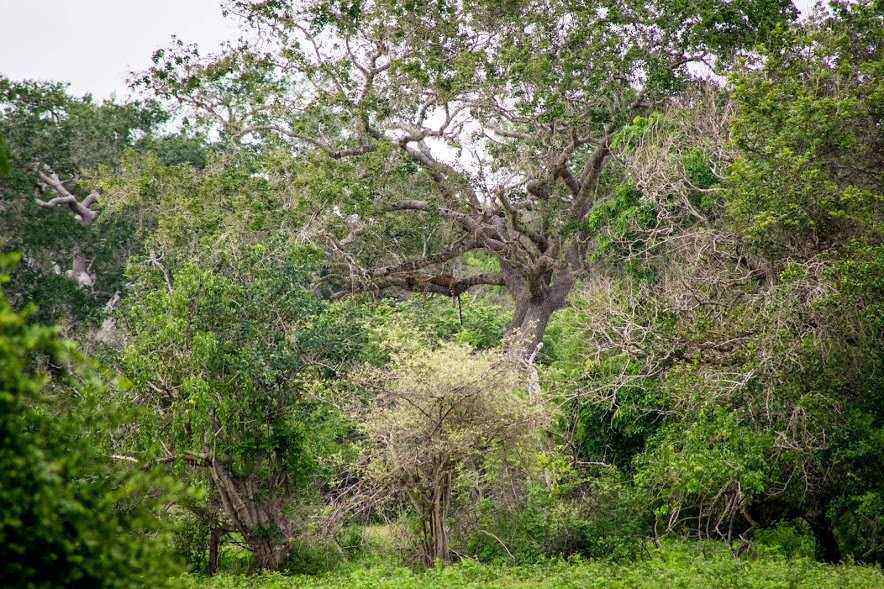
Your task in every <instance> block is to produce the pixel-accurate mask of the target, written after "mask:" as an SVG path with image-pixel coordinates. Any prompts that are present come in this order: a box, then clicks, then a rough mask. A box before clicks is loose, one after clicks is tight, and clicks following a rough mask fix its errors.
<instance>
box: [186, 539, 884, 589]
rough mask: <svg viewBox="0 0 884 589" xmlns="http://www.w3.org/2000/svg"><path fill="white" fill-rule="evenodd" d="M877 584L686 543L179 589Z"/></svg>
mask: <svg viewBox="0 0 884 589" xmlns="http://www.w3.org/2000/svg"><path fill="white" fill-rule="evenodd" d="M882 583H884V576H882V574H881V572H880V570H878V569H875V568H873V567H858V566H855V565H840V566H827V565H821V564H819V563H815V562H813V561H812V560H809V559H803V558H799V559H795V560H786V559H784V558H781V557H779V556H775V555H770V556H763V557H760V558H756V559H739V558H734V557H733V556H732V554H731V553H730V551H728V550H727V549H725V548H724V547H722V546H716V545H715V544H713V543H705V544H699V545H691V544H686V543H670V542H667V543H664V544H663V546H662V548H653V547H649V555H648V556H647V558H644V559H639V560H637V561H635V562H632V563H629V564H612V563H608V562H605V561H581V560H575V561H571V562H564V561H551V562H546V563H542V564H535V565H525V566H520V567H515V566H512V565H509V566H507V565H500V564H494V565H483V564H478V563H476V562H475V561H473V560H464V561H462V562H460V563H459V564H456V565H451V566H448V567H445V568H435V569H430V570H426V571H419V572H415V571H413V570H410V569H407V568H404V567H401V566H397V565H396V564H394V563H380V564H376V563H372V562H368V563H361V562H356V563H353V564H352V565H350V566H349V567H346V568H344V569H343V570H341V571H337V572H334V573H331V574H328V575H323V576H320V577H302V576H298V577H287V576H284V575H280V574H268V575H263V576H258V577H248V576H233V575H221V576H218V577H215V578H211V579H205V578H201V577H182V578H181V579H180V580H179V586H180V587H181V588H182V589H203V588H205V589H245V588H247V587H248V588H252V587H254V588H257V589H288V588H295V587H299V588H304V589H312V588H314V587H315V588H316V589H319V588H327V589H332V588H336V587H341V588H343V587H348V588H353V589H369V588H371V589H374V588H385V589H431V588H439V589H441V588H443V587H444V588H451V589H456V588H463V589H467V588H469V589H482V588H489V589H490V588H492V587H494V588H505V589H516V588H520V589H528V588H532V589H543V588H549V589H561V588H574V589H577V588H578V587H580V588H584V587H593V588H596V587H597V588H599V589H602V588H609V587H610V588H621V587H622V588H624V589H625V588H627V587H628V588H631V589H633V588H634V589H663V588H668V587H684V588H690V589H693V588H697V589H700V588H707V587H729V588H733V589H774V588H782V589H787V588H790V587H819V588H820V589H868V588H870V587H878V586H880V585H881V584H882Z"/></svg>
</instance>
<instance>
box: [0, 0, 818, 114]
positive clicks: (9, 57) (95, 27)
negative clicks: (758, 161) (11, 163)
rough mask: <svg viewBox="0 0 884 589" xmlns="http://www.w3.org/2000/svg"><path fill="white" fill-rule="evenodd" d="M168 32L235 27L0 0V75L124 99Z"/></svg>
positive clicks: (181, 4)
mask: <svg viewBox="0 0 884 589" xmlns="http://www.w3.org/2000/svg"><path fill="white" fill-rule="evenodd" d="M796 3H797V4H798V6H800V7H801V8H805V7H807V6H810V5H811V4H812V3H813V0H798V1H797V2H796ZM172 35H178V36H179V37H181V38H182V39H184V40H185V41H188V42H196V43H198V44H199V45H200V47H201V48H202V49H205V50H207V51H209V50H212V49H214V48H215V47H216V46H217V45H218V44H219V43H220V42H221V41H222V40H225V39H233V38H235V37H236V30H235V28H233V27H231V26H230V24H229V21H225V20H224V19H223V18H222V17H221V10H220V8H219V3H218V0H0V75H4V76H7V77H10V78H13V79H23V78H31V79H34V78H36V79H41V80H63V81H67V82H70V84H71V89H72V90H73V91H74V92H75V93H78V94H83V93H86V92H89V93H91V94H93V95H94V96H96V97H101V98H106V97H109V96H110V95H111V94H112V93H116V94H117V95H118V96H123V95H125V94H126V79H127V77H128V75H129V72H130V71H132V70H140V69H144V68H146V67H147V66H148V64H149V61H150V55H151V53H153V51H154V50H155V49H158V48H160V47H164V46H166V45H168V43H169V39H170V37H171V36H172Z"/></svg>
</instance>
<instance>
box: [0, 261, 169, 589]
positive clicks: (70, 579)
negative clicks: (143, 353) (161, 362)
mask: <svg viewBox="0 0 884 589" xmlns="http://www.w3.org/2000/svg"><path fill="white" fill-rule="evenodd" d="M2 260H3V259H0V261H2ZM4 280H5V278H4V277H2V276H0V281H4ZM104 394H105V387H104V385H103V384H102V382H101V381H100V380H99V378H98V377H97V375H96V373H95V372H94V371H93V370H91V369H90V368H89V367H88V366H87V365H86V364H84V360H83V359H81V358H80V357H79V356H78V355H77V352H76V350H75V348H74V347H73V345H72V344H71V343H70V342H66V341H63V340H61V339H59V338H58V336H57V332H56V330H54V329H52V328H49V327H43V326H39V325H34V324H31V323H29V322H28V317H27V312H25V313H24V314H21V313H17V312H15V311H14V310H13V309H12V308H11V307H10V305H9V303H8V301H7V299H6V297H5V295H4V294H3V292H2V291H0V562H2V563H3V564H2V566H0V585H3V586H4V587H34V588H36V587H47V588H48V587H120V588H124V587H143V586H146V585H149V586H155V587H156V586H161V585H164V584H165V582H166V578H167V576H168V574H169V573H170V572H172V571H174V566H173V561H172V556H171V555H170V554H169V553H168V552H167V550H166V548H167V547H168V543H167V542H168V539H167V538H166V537H165V536H164V535H161V534H158V531H159V523H158V521H157V519H156V517H155V516H156V509H157V507H158V505H157V500H156V497H158V496H160V495H161V492H162V488H163V487H162V486H161V485H160V484H159V483H160V481H158V480H157V479H155V478H152V477H149V476H147V475H146V474H144V473H141V472H138V471H135V472H133V471H131V470H130V469H129V467H127V466H126V465H125V463H124V464H122V465H120V464H113V463H112V460H111V456H110V453H109V451H108V450H107V447H106V445H105V444H104V443H102V442H103V440H102V438H101V437H100V436H99V434H103V433H107V430H106V429H105V430H102V429H101V428H112V427H113V424H114V422H115V418H116V417H117V416H115V415H112V414H109V412H110V411H111V408H112V405H107V404H98V403H95V401H96V399H100V398H101V397H103V396H104Z"/></svg>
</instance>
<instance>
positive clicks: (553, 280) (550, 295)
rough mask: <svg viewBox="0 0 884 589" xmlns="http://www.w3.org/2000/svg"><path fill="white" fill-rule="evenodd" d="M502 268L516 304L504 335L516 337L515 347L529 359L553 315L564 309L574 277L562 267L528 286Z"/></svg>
mask: <svg viewBox="0 0 884 589" xmlns="http://www.w3.org/2000/svg"><path fill="white" fill-rule="evenodd" d="M501 268H502V271H503V274H504V276H505V277H506V283H507V290H508V291H509V293H510V295H511V296H512V297H513V301H514V303H515V309H514V311H513V321H512V323H510V326H509V329H508V330H507V335H509V336H517V335H518V340H517V343H518V345H519V346H521V347H523V348H524V351H523V353H524V354H525V355H526V356H531V355H532V354H535V353H536V352H537V348H538V346H539V345H540V343H541V342H542V341H543V335H544V333H546V328H547V326H548V325H549V320H550V318H551V317H552V315H553V313H555V312H556V311H558V310H559V309H561V308H562V307H564V306H565V303H566V302H567V300H568V295H569V294H571V289H573V288H574V275H573V273H572V271H571V270H570V268H569V267H565V268H563V269H560V270H558V271H557V272H551V271H550V272H547V273H545V274H544V275H542V276H540V277H536V278H535V279H534V280H533V281H532V282H529V281H528V280H527V279H526V278H525V277H524V276H523V275H521V274H520V273H519V272H518V271H517V270H515V269H513V268H511V267H509V266H506V265H503V264H502V265H501Z"/></svg>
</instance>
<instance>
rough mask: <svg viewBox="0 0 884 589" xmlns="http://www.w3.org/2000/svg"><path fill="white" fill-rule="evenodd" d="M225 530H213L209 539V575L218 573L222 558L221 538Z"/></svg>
mask: <svg viewBox="0 0 884 589" xmlns="http://www.w3.org/2000/svg"><path fill="white" fill-rule="evenodd" d="M223 535H224V530H222V529H221V528H212V535H211V536H210V537H209V570H208V573H209V575H214V574H215V573H217V572H218V562H219V560H220V557H221V550H220V548H221V536H223Z"/></svg>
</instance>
